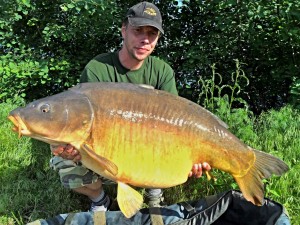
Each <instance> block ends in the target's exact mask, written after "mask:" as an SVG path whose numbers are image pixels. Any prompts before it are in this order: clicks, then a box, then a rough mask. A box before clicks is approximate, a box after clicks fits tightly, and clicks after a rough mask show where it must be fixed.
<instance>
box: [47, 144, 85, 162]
mask: <svg viewBox="0 0 300 225" xmlns="http://www.w3.org/2000/svg"><path fill="white" fill-rule="evenodd" d="M50 148H51V151H52V153H53V155H56V156H60V157H62V158H64V159H69V160H73V161H74V162H78V161H80V160H81V156H80V153H79V151H78V150H77V149H75V147H74V146H72V145H69V144H67V145H59V146H53V145H51V146H50Z"/></svg>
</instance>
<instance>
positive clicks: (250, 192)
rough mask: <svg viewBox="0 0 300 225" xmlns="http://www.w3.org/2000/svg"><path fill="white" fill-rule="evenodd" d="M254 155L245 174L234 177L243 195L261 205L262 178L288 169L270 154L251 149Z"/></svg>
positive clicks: (279, 173)
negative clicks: (252, 161)
mask: <svg viewBox="0 0 300 225" xmlns="http://www.w3.org/2000/svg"><path fill="white" fill-rule="evenodd" d="M252 150H253V151H254V153H255V156H256V161H255V163H254V165H253V166H252V167H251V168H250V169H249V171H248V172H247V174H246V175H244V176H242V177H234V179H235V180H236V182H237V183H238V185H239V187H240V189H241V191H242V193H243V195H244V197H245V198H246V199H247V200H248V201H251V202H252V203H253V204H255V205H262V204H263V198H264V186H263V182H262V179H264V178H269V177H271V175H272V174H275V175H278V176H279V175H282V174H283V173H284V172H286V171H288V169H289V168H288V166H287V165H286V164H285V162H283V161H282V160H280V159H279V158H276V157H274V156H272V155H270V154H267V153H265V152H261V151H258V150H255V149H252Z"/></svg>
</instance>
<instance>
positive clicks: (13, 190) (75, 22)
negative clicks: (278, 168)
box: [0, 0, 300, 224]
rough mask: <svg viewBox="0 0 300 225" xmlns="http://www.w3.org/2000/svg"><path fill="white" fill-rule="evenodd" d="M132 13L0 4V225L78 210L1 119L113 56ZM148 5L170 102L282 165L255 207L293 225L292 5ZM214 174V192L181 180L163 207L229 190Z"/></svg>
mask: <svg viewBox="0 0 300 225" xmlns="http://www.w3.org/2000/svg"><path fill="white" fill-rule="evenodd" d="M137 2H138V1H134V0H127V1H123V0H115V1H105V0H85V1H82V0H51V1H49V0H45V1H38V0H0V134H1V135H0V187H1V189H0V199H1V201H0V224H23V223H25V222H28V221H32V220H35V219H37V218H48V217H51V216H54V215H56V214H59V213H64V212H71V211H81V210H82V211H83V210H87V209H88V207H89V203H88V202H87V200H86V198H84V197H82V196H80V195H76V194H74V193H71V192H69V191H68V190H65V189H63V188H62V187H61V185H60V182H59V179H58V176H57V174H56V173H55V172H54V171H52V170H51V169H50V168H49V165H48V161H49V159H50V157H51V154H50V151H49V149H48V146H47V145H46V144H44V143H41V142H38V141H34V140H31V139H29V138H22V139H17V136H16V135H15V134H13V133H12V132H10V129H11V124H10V123H9V122H8V121H7V120H6V117H7V115H8V113H9V111H10V110H12V109H14V108H16V107H17V106H20V105H23V104H25V103H26V102H29V101H31V100H33V99H37V98H40V97H44V96H48V95H51V94H54V93H57V92H60V91H63V90H65V89H66V88H68V87H70V86H72V85H75V84H76V83H77V82H78V78H79V75H80V73H81V71H82V69H83V67H84V66H85V64H86V63H87V62H88V61H89V60H90V59H91V58H93V57H94V56H95V55H97V54H99V53H102V52H107V51H114V50H116V49H118V48H119V47H120V44H121V41H122V40H121V37H120V25H121V20H122V18H123V15H124V14H125V12H126V10H127V9H128V7H130V6H132V5H133V4H136V3H137ZM153 2H154V3H156V4H157V5H158V7H159V8H160V9H161V12H162V14H163V17H164V18H163V19H164V27H165V31H166V34H165V35H164V36H163V37H162V38H161V39H160V41H159V46H158V48H157V49H156V50H155V53H154V54H155V55H157V56H159V57H160V58H162V59H164V60H166V61H167V62H169V63H170V65H171V66H172V67H173V68H174V70H175V73H176V79H177V87H178V89H179V93H180V95H181V96H184V97H186V98H189V99H191V100H193V101H195V102H198V103H199V104H201V105H203V106H204V107H206V108H208V109H209V110H211V111H212V112H214V113H215V114H217V115H218V116H220V117H221V118H222V119H223V120H224V121H225V122H226V123H227V124H228V125H229V126H230V129H231V131H232V132H233V133H235V134H236V135H237V136H238V137H239V138H240V139H242V140H243V141H244V142H246V143H247V144H249V145H250V146H252V147H254V148H257V149H263V150H264V151H267V152H270V153H271V154H273V155H276V156H278V157H280V158H282V159H283V160H284V161H285V162H287V163H288V164H289V166H290V168H291V169H290V171H289V172H288V173H287V174H286V175H284V176H282V177H281V178H272V179H271V180H269V181H268V182H267V192H266V195H267V197H270V198H272V199H274V200H276V201H278V202H280V203H282V204H284V206H285V207H286V208H287V209H288V211H289V213H290V215H291V219H292V224H300V223H299V221H300V217H299V215H298V211H299V209H300V206H299V200H300V199H299V197H300V191H299V187H300V184H299V179H298V177H299V171H300V170H299V169H300V168H299V155H300V147H299V146H300V143H299V142H300V131H299V122H300V116H299V110H297V108H298V109H299V108H300V70H299V66H300V65H299V64H300V35H299V34H300V29H299V25H300V11H299V10H300V2H299V1H297V0H259V1H251V0H245V1H239V0H226V1H221V0H214V1H208V0H207V1H198V0H189V1H171V0H166V1H158V0H157V1H153ZM215 173H216V175H217V177H218V181H217V182H216V183H212V182H208V181H206V180H205V179H203V178H201V179H200V180H194V179H190V180H189V181H188V182H187V183H186V184H184V185H181V186H178V187H174V188H171V189H169V190H167V191H166V192H165V198H166V201H167V203H169V204H171V203H174V202H178V201H182V200H187V199H195V198H200V197H202V196H206V195H210V194H214V193H216V192H221V191H224V190H228V189H229V188H237V186H236V185H235V183H234V182H233V180H232V179H231V178H230V177H229V176H228V175H227V174H223V173H222V172H220V171H216V172H215ZM108 191H110V192H111V194H112V195H114V194H115V193H114V191H113V189H109V190H108ZM62 202H63V204H62Z"/></svg>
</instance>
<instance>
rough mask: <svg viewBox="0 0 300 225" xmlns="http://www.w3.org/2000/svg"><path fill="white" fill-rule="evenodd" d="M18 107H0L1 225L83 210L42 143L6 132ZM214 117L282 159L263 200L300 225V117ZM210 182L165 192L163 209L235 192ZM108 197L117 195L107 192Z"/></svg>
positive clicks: (229, 182) (226, 183)
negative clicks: (278, 174)
mask: <svg viewBox="0 0 300 225" xmlns="http://www.w3.org/2000/svg"><path fill="white" fill-rule="evenodd" d="M19 104H20V103H17V104H14V103H2V104H1V105H0V133H1V135H0V199H1V202H0V224H1V225H2V224H3V225H4V224H5V225H10V224H17V225H19V224H24V223H26V222H29V221H34V220H36V219H39V218H50V217H53V216H55V215H58V214H60V213H67V212H76V211H86V210H88V207H89V204H88V201H87V199H86V198H85V197H83V196H81V195H77V194H75V193H73V192H71V191H69V190H66V189H64V188H63V187H62V186H61V184H60V182H59V177H58V174H57V173H56V172H55V171H53V170H52V169H50V168H49V163H48V162H49V159H50V157H51V153H50V150H49V147H48V145H47V144H45V143H41V142H39V141H35V140H32V139H30V138H25V137H23V138H21V139H18V138H17V135H16V134H15V133H13V132H11V127H12V125H11V123H10V122H9V121H8V120H7V119H6V117H7V115H8V113H9V111H10V110H12V109H14V108H16V105H19ZM221 108H222V107H219V111H218V113H219V115H220V117H222V118H223V119H224V120H226V122H227V123H228V124H229V125H230V127H231V129H232V132H233V133H235V134H236V135H237V136H238V137H239V138H241V139H242V140H243V141H244V142H246V143H247V144H248V145H250V146H252V147H255V148H257V149H261V150H264V151H267V152H270V153H271V154H273V155H275V156H278V157H280V158H282V159H283V160H284V161H285V162H286V163H287V164H288V165H289V166H290V171H289V172H288V173H286V174H285V175H283V176H281V177H274V178H271V179H269V180H268V181H267V191H266V196H267V197H269V198H271V199H273V200H275V201H278V202H279V203H281V204H283V205H284V206H285V207H286V208H287V210H288V212H289V214H290V218H291V222H292V224H296V225H297V224H300V223H299V221H300V215H299V213H298V212H299V209H300V203H299V202H300V191H299V189H300V181H299V175H300V174H299V173H300V164H299V161H300V158H299V156H300V130H299V124H300V115H299V111H296V110H294V109H292V108H291V107H288V106H286V107H284V108H282V109H280V110H279V111H275V110H271V111H269V112H266V113H264V114H262V115H261V116H260V117H258V118H254V117H249V113H248V112H247V111H246V112H245V110H244V109H240V110H233V111H232V112H231V113H230V114H228V113H226V107H225V109H224V110H223V111H222V110H221ZM214 174H215V176H216V177H217V178H218V180H217V181H216V182H215V183H214V182H212V181H207V180H206V179H205V177H203V178H200V179H194V178H192V179H189V180H188V182H186V183H185V184H183V185H180V186H177V187H173V188H170V189H167V190H166V191H165V193H164V196H165V200H166V202H167V203H168V204H172V203H175V202H180V201H184V200H191V199H199V198H201V197H203V196H207V195H211V194H215V193H219V192H222V191H225V190H228V189H230V188H237V185H236V184H235V182H234V181H233V179H232V178H231V177H230V176H229V175H228V174H225V173H223V172H221V171H214ZM107 191H108V192H110V193H111V194H112V195H113V196H115V194H116V191H115V190H114V189H108V190H107Z"/></svg>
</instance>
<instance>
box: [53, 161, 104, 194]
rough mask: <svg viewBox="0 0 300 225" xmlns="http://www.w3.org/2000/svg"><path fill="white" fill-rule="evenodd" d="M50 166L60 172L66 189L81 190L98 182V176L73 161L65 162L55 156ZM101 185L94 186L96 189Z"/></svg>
mask: <svg viewBox="0 0 300 225" xmlns="http://www.w3.org/2000/svg"><path fill="white" fill-rule="evenodd" d="M50 166H51V167H52V168H53V169H54V170H57V171H58V174H59V176H60V181H61V183H62V185H63V186H64V187H66V188H70V189H75V188H80V187H83V186H86V185H90V184H94V183H96V182H97V181H98V175H97V174H95V173H94V172H93V171H91V170H89V169H87V168H86V167H84V166H82V165H80V164H79V165H78V164H76V163H75V162H73V161H72V160H65V159H63V158H61V157H57V156H55V157H53V158H52V159H51V160H50ZM99 185H101V183H100V184H99V183H97V184H95V185H92V186H93V187H95V188H96V187H97V186H99Z"/></svg>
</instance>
